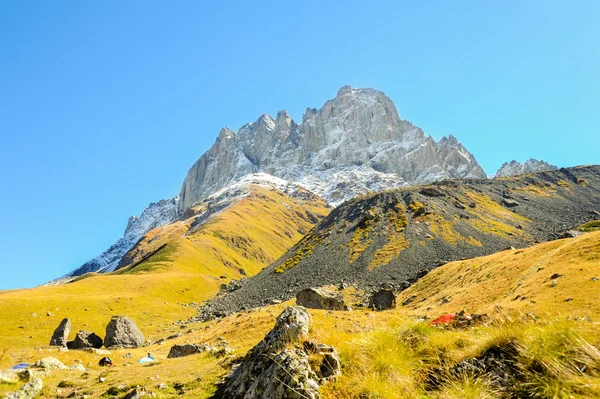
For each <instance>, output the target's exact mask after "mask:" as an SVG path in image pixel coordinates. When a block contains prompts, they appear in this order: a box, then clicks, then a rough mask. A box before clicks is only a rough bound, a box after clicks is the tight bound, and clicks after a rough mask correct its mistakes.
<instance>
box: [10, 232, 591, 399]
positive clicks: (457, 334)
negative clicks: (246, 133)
mask: <svg viewBox="0 0 600 399" xmlns="http://www.w3.org/2000/svg"><path fill="white" fill-rule="evenodd" d="M599 254H600V232H594V233H588V234H585V235H582V236H579V237H577V238H573V239H567V240H559V241H553V242H548V243H544V244H539V245H536V246H534V247H531V248H528V249H523V250H517V251H503V252H500V253H497V254H494V255H490V256H486V257H481V258H476V259H471V260H467V261H461V262H452V263H449V264H447V265H444V266H442V267H440V268H438V269H436V270H434V271H432V272H430V273H429V274H428V275H426V276H425V277H424V278H422V279H421V280H419V281H418V282H417V283H415V284H414V285H413V286H411V287H410V288H409V289H407V290H406V291H405V292H403V293H402V294H401V295H400V296H399V298H398V307H397V308H396V309H394V310H389V311H383V312H372V311H370V310H366V309H356V310H353V311H350V312H328V311H322V310H314V309H311V310H310V313H311V315H312V319H313V323H312V326H311V330H310V334H311V337H312V338H313V339H314V340H316V341H318V342H323V343H325V344H328V345H333V346H334V347H336V348H337V349H338V351H339V352H340V354H341V356H342V361H343V375H342V377H340V378H339V379H338V380H337V381H336V382H335V383H332V384H329V385H326V386H324V387H323V388H322V389H321V394H322V396H323V397H324V398H326V399H333V398H342V399H344V398H356V399H358V398H390V399H391V398H393V399H395V398H462V397H464V398H478V397H483V398H485V397H492V398H493V397H498V392H497V391H496V390H495V388H494V387H492V386H491V385H490V384H489V383H488V381H487V380H485V379H484V378H483V379H482V378H480V377H477V378H475V377H473V376H471V375H459V376H455V377H447V378H446V379H444V380H443V382H442V384H441V386H440V387H439V389H431V388H429V387H427V385H426V376H427V373H428V372H429V371H431V370H432V369H433V368H439V367H441V368H442V370H446V369H448V368H449V367H451V366H452V365H454V364H456V363H458V362H459V361H461V360H463V359H468V358H470V357H473V356H478V355H479V354H481V353H482V352H483V351H484V350H485V349H486V348H489V347H492V346H494V345H503V344H505V343H506V342H513V341H514V342H516V343H517V344H518V348H519V367H522V368H523V369H524V370H526V372H527V381H528V384H529V385H528V386H527V389H529V390H530V392H533V393H535V395H536V396H535V397H540V398H542V397H563V396H564V397H570V396H572V397H589V398H592V397H598V395H600V378H599V377H598V376H599V375H600V352H598V347H599V345H600V329H599V328H598V325H597V322H596V320H597V319H598V316H600V307H599V306H598V299H599V298H598V295H599V294H598V293H599V292H600V290H599V288H598V287H600V286H598V284H600V281H598V282H595V281H591V280H590V279H591V278H592V277H594V276H598V275H599V274H600V265H599V263H598V256H599ZM554 273H560V274H562V275H563V277H559V278H557V279H556V280H557V283H556V286H554V287H552V282H551V279H550V276H551V275H552V274H554ZM154 276H156V280H152V279H150V278H151V277H154ZM160 277H162V279H161V278H160ZM186 277H189V275H186V276H182V277H181V280H177V278H176V277H174V275H171V274H168V273H157V274H153V273H145V274H137V275H123V276H100V277H91V278H88V279H85V280H82V281H80V282H78V283H74V284H71V285H65V286H62V287H44V288H38V289H36V290H35V291H34V292H35V293H36V295H35V296H36V297H38V296H39V298H40V299H39V302H38V301H33V302H28V303H30V304H31V305H28V306H25V307H23V303H24V302H25V301H24V300H23V294H22V293H20V292H6V293H3V294H2V295H1V296H0V301H2V303H3V304H4V303H8V304H9V307H11V306H12V307H15V308H17V309H19V308H24V309H27V313H24V314H21V313H18V312H16V313H15V312H12V311H10V312H7V311H6V310H5V311H3V312H2V313H0V317H1V321H3V322H2V328H5V330H2V334H3V335H2V340H1V341H0V342H1V344H0V354H1V353H2V349H3V347H8V348H9V350H8V353H7V354H6V355H5V356H4V357H1V358H0V367H3V368H4V367H8V366H10V365H12V364H14V363H16V362H19V361H27V362H33V361H35V360H37V359H39V358H41V357H46V356H54V357H57V358H58V359H60V360H62V361H64V362H65V363H66V364H69V365H70V364H73V363H75V362H76V361H80V362H81V363H82V364H84V365H88V364H89V366H88V368H89V372H88V375H87V378H84V376H82V375H81V373H80V372H73V371H60V372H55V373H53V374H52V375H51V376H49V377H45V378H44V381H45V388H44V394H43V395H42V397H55V396H56V395H60V396H67V395H68V394H70V393H71V392H73V391H76V392H77V393H78V394H79V395H82V394H83V393H87V394H88V395H89V396H90V397H99V396H101V395H102V394H103V393H105V392H106V391H107V390H108V388H109V387H117V386H119V385H126V386H132V385H137V384H139V385H142V386H145V387H147V389H148V390H150V391H153V392H155V393H156V394H157V397H159V398H161V397H172V396H175V395H177V390H176V389H174V388H173V386H174V385H175V384H178V383H180V384H182V386H183V387H185V390H186V392H185V394H183V395H181V396H182V397H190V398H196V397H198V398H203V397H209V396H210V394H211V393H212V392H213V391H214V384H215V383H216V381H218V379H219V378H220V377H221V376H222V375H224V374H225V373H226V372H227V370H228V368H227V365H226V363H222V360H221V359H215V358H213V357H211V356H209V355H194V356H190V357H185V358H180V359H166V355H167V353H168V351H169V348H170V347H171V345H172V344H174V343H183V342H193V343H207V344H211V345H214V344H215V343H216V341H217V338H218V337H222V338H224V339H225V340H227V341H228V342H229V344H230V346H231V347H232V348H233V349H234V350H235V352H234V355H233V356H241V355H243V354H244V353H246V352H247V351H248V350H249V349H250V348H251V347H252V346H253V345H255V344H256V343H258V342H259V341H260V340H261V339H262V337H263V336H264V334H265V333H266V332H267V331H268V330H269V329H270V328H271V327H272V325H273V323H274V319H275V317H276V316H277V315H278V314H279V313H280V312H281V311H282V310H283V309H284V308H285V306H288V305H290V304H293V302H294V301H293V300H291V301H288V302H286V303H282V304H279V305H274V306H270V307H267V308H262V309H259V310H256V311H250V312H243V313H240V314H236V315H232V316H230V317H227V318H224V319H222V320H215V321H211V322H208V323H193V324H189V325H187V326H186V328H185V329H183V330H180V331H182V332H183V335H182V336H181V337H179V338H176V339H174V340H170V341H167V342H166V343H165V344H163V345H152V346H150V347H148V348H142V349H137V350H129V351H128V350H119V351H114V352H113V353H112V354H111V355H110V356H111V358H112V359H113V360H114V361H115V363H116V366H115V367H113V368H112V369H110V370H109V371H110V372H108V373H106V372H107V370H106V369H102V368H100V367H98V366H97V361H98V360H99V358H100V357H101V356H98V355H93V354H89V353H85V352H80V351H70V352H68V353H62V352H58V351H57V350H56V349H48V348H46V347H41V348H39V349H36V348H35V346H36V345H44V344H46V343H47V342H46V341H47V339H48V337H49V335H48V329H51V328H53V327H54V326H55V325H56V324H57V322H58V319H59V318H60V317H62V316H63V315H64V314H62V313H61V312H62V311H61V310H59V311H56V310H54V313H55V315H54V316H50V317H48V316H45V313H44V314H41V315H40V313H39V312H38V315H37V316H36V317H35V318H32V317H31V314H30V309H32V310H33V309H35V308H36V307H38V309H42V310H46V309H49V306H53V307H54V306H56V307H59V308H64V309H67V307H68V308H69V312H73V313H70V315H71V314H72V320H73V321H74V324H75V326H74V328H75V329H78V328H83V327H79V326H82V325H83V324H88V326H86V327H85V328H88V327H89V329H91V330H96V331H97V332H98V331H99V332H102V328H103V327H104V325H105V324H106V322H107V321H108V318H109V317H110V315H111V314H112V313H121V312H123V313H125V312H128V313H129V315H130V316H132V317H133V318H134V319H135V320H136V321H137V322H138V324H139V325H140V327H141V328H142V330H144V332H146V334H147V335H148V336H151V337H152V339H156V338H159V337H161V338H162V337H165V336H167V335H170V334H172V333H174V332H175V331H179V328H178V327H177V326H173V325H171V324H170V323H171V321H172V320H174V319H179V318H184V317H185V316H187V315H189V314H191V313H193V312H192V310H191V309H189V308H186V307H181V306H178V305H176V302H177V301H181V298H182V297H185V296H186V295H188V293H189V295H190V296H193V297H196V296H197V297H198V298H202V296H203V295H204V296H205V295H206V294H205V291H203V290H202V289H201V288H197V291H191V290H193V289H194V288H193V286H196V285H203V284H207V283H212V282H213V281H214V283H213V284H218V283H219V281H217V280H214V279H212V278H210V277H208V279H207V280H206V281H204V282H201V280H196V281H187V282H186V281H184V280H185V279H186ZM598 277H600V276H598ZM197 278H198V279H200V278H201V276H198V277H197ZM113 279H114V280H113ZM120 279H124V282H123V283H122V284H123V285H122V286H119V283H118V280H120ZM211 280H212V281H211ZM136 282H137V283H136ZM186 284H187V285H186ZM126 286H127V287H126ZM182 287H188V288H190V291H191V293H190V291H186V292H185V293H184V292H181V291H182V290H184V288H182ZM103 290H108V291H109V292H111V294H110V295H106V296H103V293H102V292H103ZM118 290H126V291H127V292H128V293H129V296H128V297H127V298H133V299H126V297H125V296H122V299H121V300H119V301H116V300H115V298H114V295H116V292H117V291H118ZM343 293H344V295H345V297H346V298H347V299H349V300H351V301H352V300H355V298H356V295H357V290H355V289H352V288H351V289H347V290H344V291H343ZM38 294H39V295H38ZM518 295H521V297H523V296H526V297H527V299H526V300H521V299H518V300H513V299H514V298H515V297H516V296H518ZM410 297H412V298H413V302H412V303H411V304H409V305H407V306H402V305H401V304H402V302H403V301H404V300H405V299H407V298H410ZM166 298H169V299H166ZM178 298H179V299H178ZM442 298H448V299H449V300H450V302H449V303H447V304H441V299H442ZM566 298H572V300H571V301H568V302H565V301H564V299H566ZM5 299H8V300H9V301H10V302H5ZM164 301H168V302H169V303H168V304H164ZM45 302H46V303H47V305H44V306H46V307H43V305H42V304H43V303H45ZM58 302H60V304H59V303H58ZM137 302H140V304H136V303H137ZM497 305H500V306H497ZM84 306H85V307H88V311H85V310H83V309H84ZM109 307H112V308H113V310H112V311H108V310H107V309H108V308H109ZM74 309H79V310H78V311H74ZM462 309H466V310H467V312H468V313H472V312H488V313H489V314H490V315H491V316H492V318H493V319H494V324H492V325H490V326H478V327H475V328H473V329H467V330H445V329H440V328H435V327H430V326H428V325H427V323H426V322H422V321H420V320H418V317H421V316H428V317H430V318H433V317H436V316H439V315H440V314H443V313H446V312H456V311H459V310H462ZM22 310H23V309H22ZM529 312H532V313H533V316H528V315H527V314H528V313H529ZM65 314H66V313H65ZM534 316H537V317H539V318H540V319H539V320H538V321H537V322H533V321H532V320H533V318H532V317H534ZM27 317H29V318H30V319H28V318H27ZM574 317H575V318H578V319H576V320H570V321H569V320H567V318H570V319H573V318H574ZM13 318H15V319H14V320H20V321H22V322H23V323H25V322H27V323H28V324H27V326H26V329H25V331H26V332H25V331H21V335H17V334H15V333H12V332H11V335H9V337H12V338H10V339H11V341H10V342H11V343H12V344H10V345H7V344H6V342H7V341H5V340H4V338H5V337H7V335H6V332H5V331H12V330H6V325H10V324H12V320H13ZM47 319H50V320H51V322H49V321H48V320H47ZM82 323H83V324H82ZM46 325H47V327H46ZM38 326H41V327H40V328H41V330H44V329H46V332H44V333H38V332H36V331H35V329H36V328H37V327H38ZM189 328H192V329H193V330H194V331H193V332H190V333H187V331H188V329H189ZM19 330H20V329H19ZM26 335H33V336H34V338H31V339H29V338H26V337H25V336H26ZM148 350H149V351H151V352H152V353H153V354H154V355H155V356H156V357H157V359H158V360H159V361H158V362H157V364H155V365H153V366H141V365H138V364H137V363H135V360H136V359H138V358H140V357H142V356H143V355H144V354H145V353H146V351H148ZM127 352H131V353H132V354H133V356H134V357H133V360H131V359H123V358H122V355H123V354H124V353H127ZM126 363H129V364H126ZM583 364H585V365H586V370H588V371H585V372H583V371H581V370H580V368H581V367H582V365H583ZM101 375H103V376H105V378H106V381H105V382H103V383H100V382H99V381H98V378H99V377H100V376H101ZM198 377H201V380H200V381H197V378H198ZM61 381H67V382H68V384H67V385H69V384H72V385H73V386H70V387H66V388H59V387H58V384H59V383H60V382H61ZM159 383H166V384H168V385H169V386H170V387H171V388H169V389H167V390H165V391H164V392H160V391H159V390H158V389H157V388H156V386H157V385H158V384H159ZM11 389H14V387H7V386H0V393H2V392H8V391H10V390H11ZM59 390H60V393H59Z"/></svg>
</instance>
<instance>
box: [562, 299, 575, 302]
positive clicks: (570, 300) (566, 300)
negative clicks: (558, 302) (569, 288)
mask: <svg viewBox="0 0 600 399" xmlns="http://www.w3.org/2000/svg"><path fill="white" fill-rule="evenodd" d="M572 301H573V298H567V299H565V300H564V301H563V302H572Z"/></svg>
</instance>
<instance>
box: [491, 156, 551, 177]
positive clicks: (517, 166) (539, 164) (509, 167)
mask: <svg viewBox="0 0 600 399" xmlns="http://www.w3.org/2000/svg"><path fill="white" fill-rule="evenodd" d="M557 169H558V166H554V165H550V164H549V163H548V162H546V161H538V160H537V159H533V158H531V159H529V160H527V161H525V163H521V162H518V161H515V160H512V161H510V162H504V163H503V164H502V166H501V167H500V169H498V171H497V172H496V175H495V177H507V176H515V175H522V174H525V173H532V172H543V171H545V170H557Z"/></svg>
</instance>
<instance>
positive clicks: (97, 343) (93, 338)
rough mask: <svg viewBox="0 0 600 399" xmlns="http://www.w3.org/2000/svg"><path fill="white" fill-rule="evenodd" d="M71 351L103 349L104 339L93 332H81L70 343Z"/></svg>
mask: <svg viewBox="0 0 600 399" xmlns="http://www.w3.org/2000/svg"><path fill="white" fill-rule="evenodd" d="M67 346H68V348H69V349H86V348H96V349H98V348H102V338H100V337H99V336H98V335H96V334H94V333H93V332H89V331H86V330H80V331H79V332H78V333H77V335H76V336H75V339H74V340H73V341H70V342H69V343H68V345H67Z"/></svg>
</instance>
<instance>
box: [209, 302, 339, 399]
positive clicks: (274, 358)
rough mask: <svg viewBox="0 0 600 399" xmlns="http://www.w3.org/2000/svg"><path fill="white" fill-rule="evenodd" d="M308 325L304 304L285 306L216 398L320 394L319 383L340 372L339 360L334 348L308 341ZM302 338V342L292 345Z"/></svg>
mask: <svg viewBox="0 0 600 399" xmlns="http://www.w3.org/2000/svg"><path fill="white" fill-rule="evenodd" d="M309 326H310V315H309V313H308V312H307V311H306V309H305V308H303V307H300V306H294V307H288V308H287V309H285V310H284V311H283V313H281V314H280V315H279V317H277V321H276V323H275V326H274V327H273V328H272V329H271V331H269V332H268V333H267V335H266V336H265V338H264V339H263V340H262V341H261V342H259V343H258V344H257V345H256V346H255V347H254V348H252V349H251V350H250V351H249V352H248V354H247V355H246V356H245V357H244V358H243V359H242V362H241V363H240V364H239V365H238V366H237V367H236V368H235V369H234V370H233V371H232V373H231V374H230V375H228V376H227V377H225V379H224V381H223V383H222V384H221V385H220V386H219V388H218V390H217V392H216V394H215V395H214V396H213V398H223V399H224V398H227V399H280V398H295V399H303V398H308V399H317V398H319V392H318V390H319V385H320V384H324V383H326V382H327V381H329V380H331V379H332V378H335V377H336V376H338V375H340V373H341V372H340V362H339V356H338V355H337V352H336V351H335V349H333V348H331V347H329V346H326V345H322V344H315V343H313V342H311V341H305V340H306V338H307V337H308V330H309ZM302 341H304V344H303V345H296V346H292V345H291V344H295V343H299V342H302ZM309 359H310V361H309Z"/></svg>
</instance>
